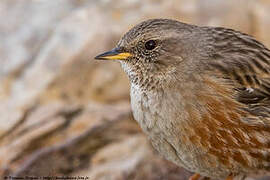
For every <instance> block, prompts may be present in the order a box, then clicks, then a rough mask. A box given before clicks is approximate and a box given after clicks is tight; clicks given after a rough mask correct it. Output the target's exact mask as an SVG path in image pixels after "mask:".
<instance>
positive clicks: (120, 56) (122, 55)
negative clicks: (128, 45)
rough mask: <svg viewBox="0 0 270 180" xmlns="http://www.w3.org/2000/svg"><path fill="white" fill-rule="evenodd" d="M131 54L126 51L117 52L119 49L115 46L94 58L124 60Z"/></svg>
mask: <svg viewBox="0 0 270 180" xmlns="http://www.w3.org/2000/svg"><path fill="white" fill-rule="evenodd" d="M130 56H131V54H130V53H127V52H119V50H118V49H117V48H115V49H113V50H111V51H108V52H105V53H102V54H100V55H98V56H96V57H95V59H98V60H126V59H127V58H128V57H130Z"/></svg>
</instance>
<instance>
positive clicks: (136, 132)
mask: <svg viewBox="0 0 270 180" xmlns="http://www.w3.org/2000/svg"><path fill="white" fill-rule="evenodd" d="M161 17H162V18H173V19H178V20H181V21H183V22H188V23H193V24H198V25H210V26H225V27H230V28H234V29H237V30H240V31H243V32H245V33H248V34H251V35H253V36H255V37H256V38H257V39H258V40H260V41H262V42H263V43H264V44H265V45H267V46H268V47H270V34H269V28H270V1H269V0H171V1H169V0H148V1H140V0H1V1H0V179H1V178H3V177H4V176H8V175H10V176H24V177H26V176H28V177H27V178H25V179H31V176H39V177H40V176H65V175H66V176H76V177H77V176H82V177H89V179H93V180H103V179H104V180H107V179H108V180H118V179H120V180H135V179H136V180H141V179H147V180H163V179H170V180H176V179H177V180H181V179H182V180H184V179H187V177H188V176H189V175H190V174H191V173H189V172H187V171H185V170H183V169H181V168H178V167H176V166H175V165H173V164H172V163H169V162H167V161H166V160H163V158H161V157H160V156H158V155H157V153H156V152H155V151H154V150H153V149H152V147H151V145H150V144H149V143H148V141H147V139H146V137H145V136H144V135H143V133H142V132H141V130H140V128H139V127H138V125H137V124H136V122H135V121H134V120H133V119H132V114H131V110H130V106H129V84H128V81H127V78H126V76H125V75H124V73H123V71H122V70H121V68H120V66H119V64H118V63H116V62H102V61H100V62H96V61H95V60H94V59H93V57H94V56H95V55H97V54H98V53H101V52H103V51H105V50H109V49H111V48H112V47H113V46H114V45H115V44H116V43H117V41H118V39H119V38H120V36H121V35H122V34H123V33H124V32H126V31H127V30H128V29H129V28H130V27H132V26H133V25H135V24H136V23H138V22H140V21H142V20H145V19H148V18H161ZM266 179H267V178H266Z"/></svg>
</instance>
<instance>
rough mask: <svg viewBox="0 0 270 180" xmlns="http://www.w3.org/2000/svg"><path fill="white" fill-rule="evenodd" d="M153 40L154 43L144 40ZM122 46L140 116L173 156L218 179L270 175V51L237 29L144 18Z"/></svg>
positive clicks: (146, 128) (164, 151)
mask: <svg viewBox="0 0 270 180" xmlns="http://www.w3.org/2000/svg"><path fill="white" fill-rule="evenodd" d="M149 40H154V41H155V43H156V44H157V45H156V47H155V48H153V49H151V50H147V49H146V48H145V43H146V42H148V41H149ZM117 51H119V52H127V53H130V54H131V56H130V57H128V58H127V59H125V60H121V61H120V62H121V64H122V67H123V69H124V70H125V72H126V73H127V75H128V76H129V79H130V82H131V104H132V110H133V113H134V117H135V119H136V120H137V121H138V122H139V124H140V125H141V127H142V129H143V130H144V132H146V134H147V135H148V136H149V138H150V140H151V142H152V144H153V145H154V147H155V148H156V149H157V150H158V151H159V152H160V153H161V154H162V155H164V156H165V157H166V158H167V159H169V160H170V161H173V162H174V163H176V164H177V165H180V166H183V167H185V168H187V169H189V170H190V171H194V172H197V173H200V174H202V175H203V176H207V177H211V178H223V179H225V178H227V177H229V176H230V177H245V176H253V175H264V174H267V173H268V172H270V51H269V50H268V49H267V48H266V47H265V46H264V45H263V44H261V43H260V42H258V41H256V40H255V39H254V38H253V37H251V36H249V35H246V34H243V33H241V32H238V31H234V30H232V29H226V28H220V27H217V28H215V27H198V26H194V25H188V24H184V23H181V22H178V21H173V20H167V19H154V20H148V21H145V22H142V23H141V24H139V25H137V26H135V27H134V28H133V29H131V30H130V31H129V32H127V33H126V34H125V35H124V36H123V38H122V39H121V40H120V42H119V43H118V45H117Z"/></svg>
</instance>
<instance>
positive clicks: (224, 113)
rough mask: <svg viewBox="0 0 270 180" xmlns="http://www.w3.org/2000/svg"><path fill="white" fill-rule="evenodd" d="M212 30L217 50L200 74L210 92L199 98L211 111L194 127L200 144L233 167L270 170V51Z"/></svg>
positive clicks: (241, 37) (229, 33) (235, 34)
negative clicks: (239, 165)
mask: <svg viewBox="0 0 270 180" xmlns="http://www.w3.org/2000/svg"><path fill="white" fill-rule="evenodd" d="M208 32H210V33H209V34H210V35H209V36H210V37H211V38H209V41H210V43H212V46H210V48H213V49H212V50H211V51H210V52H212V54H211V57H209V58H207V59H208V62H207V63H204V64H206V65H207V66H204V67H203V68H205V67H207V68H206V69H207V70H208V71H207V73H202V75H201V77H203V78H202V81H204V83H203V84H207V89H206V90H204V89H202V90H200V93H199V94H198V95H197V99H198V102H203V106H201V107H203V108H204V109H206V110H203V111H202V112H200V114H201V116H200V119H201V121H200V122H201V123H200V124H198V125H197V126H196V127H193V128H194V132H196V133H197V134H198V135H197V136H196V135H194V137H196V138H197V139H199V140H198V144H199V145H198V146H201V147H203V148H205V149H206V151H207V152H208V153H209V154H212V155H214V156H216V157H217V158H218V161H219V162H221V163H222V164H224V165H227V166H229V167H232V169H233V167H234V164H237V163H238V164H241V167H243V169H244V167H248V168H254V169H258V168H261V169H267V168H268V169H270V163H269V162H270V51H269V50H268V49H267V48H266V47H265V46H264V45H262V44H261V43H259V42H258V41H256V40H255V39H253V38H252V37H250V36H248V35H246V34H242V33H240V32H237V31H234V30H230V29H223V28H212V29H208ZM192 113H193V112H192ZM192 113H190V114H192ZM193 114H195V113H193ZM192 117H195V116H194V115H192ZM194 137H193V139H196V138H194ZM191 139H192V138H191ZM193 139H192V140H193Z"/></svg>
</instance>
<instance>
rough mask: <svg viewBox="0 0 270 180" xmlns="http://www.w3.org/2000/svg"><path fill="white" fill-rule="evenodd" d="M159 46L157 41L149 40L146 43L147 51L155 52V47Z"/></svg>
mask: <svg viewBox="0 0 270 180" xmlns="http://www.w3.org/2000/svg"><path fill="white" fill-rule="evenodd" d="M156 46H157V43H156V41H154V40H149V41H147V42H146V43H145V48H146V49H147V50H153V49H154V48H155V47H156Z"/></svg>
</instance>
